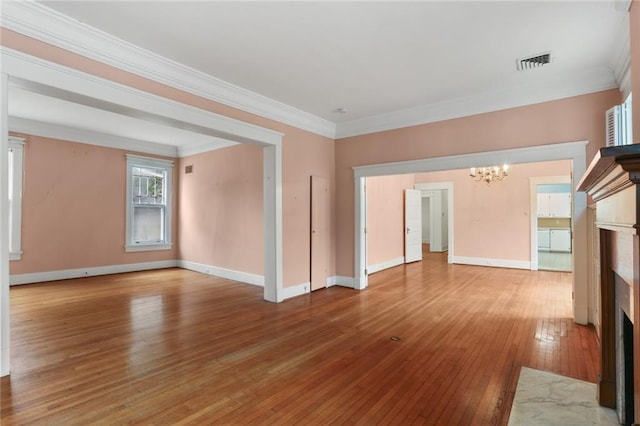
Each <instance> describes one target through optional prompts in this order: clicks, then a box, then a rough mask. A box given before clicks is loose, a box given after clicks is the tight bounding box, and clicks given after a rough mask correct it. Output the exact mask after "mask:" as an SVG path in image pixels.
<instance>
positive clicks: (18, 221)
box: [9, 136, 25, 260]
mask: <svg viewBox="0 0 640 426" xmlns="http://www.w3.org/2000/svg"><path fill="white" fill-rule="evenodd" d="M24 144H25V139H24V138H19V137H15V136H9V152H10V153H11V155H10V159H9V173H10V175H9V200H10V203H9V260H20V258H21V257H22V183H23V181H24V172H23V170H24Z"/></svg>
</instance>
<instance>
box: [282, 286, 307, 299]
mask: <svg viewBox="0 0 640 426" xmlns="http://www.w3.org/2000/svg"><path fill="white" fill-rule="evenodd" d="M310 292H311V283H310V282H306V283H302V284H298V285H294V286H290V287H282V298H283V299H284V300H287V299H291V298H292V297H296V296H302V295H303V294H308V293H310Z"/></svg>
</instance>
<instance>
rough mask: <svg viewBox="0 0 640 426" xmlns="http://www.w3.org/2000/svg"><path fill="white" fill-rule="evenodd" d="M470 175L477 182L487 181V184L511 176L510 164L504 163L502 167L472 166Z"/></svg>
mask: <svg viewBox="0 0 640 426" xmlns="http://www.w3.org/2000/svg"><path fill="white" fill-rule="evenodd" d="M469 176H471V178H472V179H473V180H475V181H476V182H486V183H487V184H490V183H491V182H493V181H495V180H505V179H506V177H507V176H509V165H508V164H503V165H502V167H499V166H491V167H472V168H471V169H470V170H469Z"/></svg>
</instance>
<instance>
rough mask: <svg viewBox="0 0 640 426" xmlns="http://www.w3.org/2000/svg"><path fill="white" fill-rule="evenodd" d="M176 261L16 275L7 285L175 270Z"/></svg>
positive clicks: (10, 278)
mask: <svg viewBox="0 0 640 426" xmlns="http://www.w3.org/2000/svg"><path fill="white" fill-rule="evenodd" d="M177 266H178V261H177V260H162V261H158V262H145V263H129V264H124V265H110V266H97V267H93V268H81V269H67V270H60V271H47V272H34V273H31V274H16V275H11V276H10V277H9V285H21V284H32V283H41V282H46V281H58V280H70V279H73V278H82V277H95V276H99V275H111V274H122V273H125V272H138V271H148V270H151V269H164V268H175V267H177Z"/></svg>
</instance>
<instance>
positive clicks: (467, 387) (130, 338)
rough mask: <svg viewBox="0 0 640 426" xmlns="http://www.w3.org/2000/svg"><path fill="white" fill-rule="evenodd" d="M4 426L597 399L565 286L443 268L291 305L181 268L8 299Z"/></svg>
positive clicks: (503, 417)
mask: <svg viewBox="0 0 640 426" xmlns="http://www.w3.org/2000/svg"><path fill="white" fill-rule="evenodd" d="M11 331H12V342H13V345H12V347H11V350H12V362H13V369H12V375H11V376H10V377H5V378H2V381H1V384H2V390H1V392H2V413H1V420H2V424H3V425H10V424H65V425H67V424H90V423H103V424H115V423H118V424H121V423H134V422H139V423H146V424H150V423H156V424H157V423H163V424H175V423H178V422H181V423H194V424H200V423H208V424H256V423H266V424H344V423H354V422H362V423H366V424H375V423H382V424H412V423H414V424H465V425H468V424H484V423H486V424H498V425H504V424H506V423H507V421H508V417H509V411H510V408H511V404H512V401H513V398H514V393H515V391H516V384H517V382H518V376H519V373H520V368H521V366H525V367H530V368H535V369H538V370H544V371H549V372H554V373H558V374H562V375H565V376H569V377H573V378H577V379H581V380H585V381H590V382H595V380H596V363H597V357H598V351H597V344H596V339H595V334H594V330H593V328H592V327H588V326H580V325H576V324H574V322H573V321H572V320H571V275H570V274H568V273H559V272H532V271H525V270H514V269H498V268H488V267H474V266H463V265H449V264H447V263H446V253H430V254H428V255H427V257H426V258H425V260H424V261H422V262H417V263H413V264H409V265H401V266H398V267H395V268H392V269H388V270H386V271H382V272H379V273H377V274H374V275H372V276H371V277H370V286H369V288H368V289H367V290H365V291H356V290H353V289H348V288H342V287H332V288H328V289H324V290H320V291H317V292H314V293H312V294H310V295H304V296H300V297H298V298H295V299H291V300H288V301H286V302H284V303H282V304H277V305H276V304H272V303H268V302H264V301H263V300H262V289H261V288H258V287H253V286H250V285H244V284H238V283H234V282H231V281H228V280H224V279H219V278H215V277H210V276H206V275H202V274H198V273H195V272H190V271H185V270H180V269H170V270H162V271H150V272H142V273H132V274H122V275H113V276H107V277H97V278H86V279H79V280H70V281H60V282H55V283H44V284H36V285H27V286H18V287H13V288H12V289H11Z"/></svg>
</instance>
